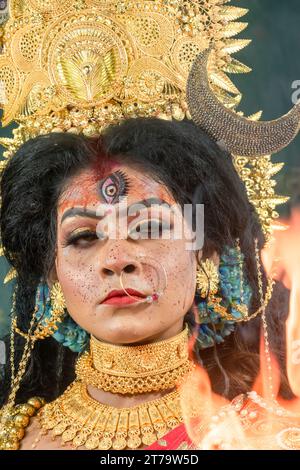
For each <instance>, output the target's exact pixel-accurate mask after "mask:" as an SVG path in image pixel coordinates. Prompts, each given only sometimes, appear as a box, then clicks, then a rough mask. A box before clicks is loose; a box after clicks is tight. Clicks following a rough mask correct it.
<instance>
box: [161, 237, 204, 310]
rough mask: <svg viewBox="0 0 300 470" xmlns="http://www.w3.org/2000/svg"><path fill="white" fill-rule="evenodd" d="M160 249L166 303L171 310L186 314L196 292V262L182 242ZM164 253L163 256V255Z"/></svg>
mask: <svg viewBox="0 0 300 470" xmlns="http://www.w3.org/2000/svg"><path fill="white" fill-rule="evenodd" d="M162 245H163V244H162ZM166 245H167V246H164V247H163V246H161V247H160V250H159V251H160V256H159V258H158V259H160V260H161V261H160V262H161V263H162V264H163V265H164V266H163V267H164V268H165V272H166V274H167V280H168V285H167V289H166V296H165V297H166V299H165V300H166V301H167V303H169V305H170V306H171V307H172V308H176V309H178V311H179V312H181V313H182V312H184V313H186V312H187V310H188V309H189V308H190V307H191V305H192V303H193V300H194V296H195V290H196V261H195V257H194V255H193V253H192V252H191V251H187V250H186V249H185V247H184V246H183V244H182V241H178V242H177V241H174V242H172V243H170V242H169V243H167V244H166ZM163 253H165V255H163Z"/></svg>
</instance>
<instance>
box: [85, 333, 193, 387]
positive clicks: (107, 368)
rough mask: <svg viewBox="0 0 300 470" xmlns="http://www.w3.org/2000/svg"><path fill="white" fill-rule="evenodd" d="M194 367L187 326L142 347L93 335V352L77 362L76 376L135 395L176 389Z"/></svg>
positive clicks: (93, 383) (94, 383)
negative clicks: (190, 353)
mask: <svg viewBox="0 0 300 470" xmlns="http://www.w3.org/2000/svg"><path fill="white" fill-rule="evenodd" d="M191 367H192V363H191V361H190V360H189V358H188V328H187V327H186V328H185V329H184V330H183V331H182V332H181V333H179V334H178V335H176V336H175V337H173V338H171V339H168V340H163V341H159V342H157V343H150V344H145V345H140V346H116V345H112V344H107V343H103V342H101V341H99V340H97V339H96V338H93V337H92V338H91V342H90V353H88V352H86V353H85V354H83V355H82V356H81V358H80V359H79V360H78V361H77V364H76V376H77V378H78V379H79V380H81V381H82V382H83V383H85V384H88V385H93V386H94V387H96V388H100V389H102V390H104V391H107V392H112V393H120V394H132V395H134V394H137V393H146V392H153V391H159V390H170V389H172V388H175V387H176V385H177V384H178V382H179V381H180V380H181V379H182V378H183V377H184V376H185V375H186V374H187V373H188V372H189V371H190V370H191Z"/></svg>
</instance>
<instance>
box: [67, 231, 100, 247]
mask: <svg viewBox="0 0 300 470" xmlns="http://www.w3.org/2000/svg"><path fill="white" fill-rule="evenodd" d="M99 238H100V237H99V236H98V234H97V233H96V232H95V231H93V230H82V231H80V232H76V233H74V234H71V235H70V236H69V237H68V238H67V240H66V241H65V243H64V246H65V247H66V246H69V245H73V246H76V247H80V248H84V247H87V246H89V245H90V244H91V243H92V242H93V241H95V240H99Z"/></svg>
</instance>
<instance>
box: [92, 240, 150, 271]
mask: <svg viewBox="0 0 300 470" xmlns="http://www.w3.org/2000/svg"><path fill="white" fill-rule="evenodd" d="M100 271H101V276H102V277H103V278H106V277H108V276H113V275H118V276H121V274H123V273H127V274H131V273H134V274H139V273H140V272H141V263H140V262H139V261H138V259H137V256H135V255H134V254H131V253H129V252H128V250H126V249H125V247H124V244H123V245H122V246H121V245H119V244H114V246H112V247H111V249H109V250H108V251H107V252H106V255H105V256H104V258H103V261H102V262H101V267H100Z"/></svg>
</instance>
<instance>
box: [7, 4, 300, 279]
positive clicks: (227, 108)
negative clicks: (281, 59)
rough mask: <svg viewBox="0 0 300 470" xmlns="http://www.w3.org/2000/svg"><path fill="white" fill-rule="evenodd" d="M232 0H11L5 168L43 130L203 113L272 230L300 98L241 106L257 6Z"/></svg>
mask: <svg viewBox="0 0 300 470" xmlns="http://www.w3.org/2000/svg"><path fill="white" fill-rule="evenodd" d="M229 3H230V1H229V0H196V1H195V0H194V1H191V0H140V1H138V2H136V1H130V0H106V1H104V0H73V1H71V0H51V1H50V0H26V1H25V0H11V1H10V2H9V12H10V15H9V19H8V20H7V21H6V23H4V24H3V25H2V29H1V38H2V39H1V41H2V45H3V47H2V49H1V50H2V53H1V54H0V83H1V84H2V88H3V93H1V96H0V107H1V108H2V109H3V117H2V124H3V126H7V125H8V124H10V123H11V122H13V121H14V122H15V123H17V125H18V127H17V128H16V129H14V130H13V135H12V137H11V138H1V139H0V144H2V145H3V146H4V148H5V150H4V154H3V156H4V159H3V160H2V161H1V163H0V172H1V171H2V170H3V169H4V168H5V166H6V164H7V162H8V161H9V159H10V157H11V156H12V155H13V154H14V153H15V151H16V150H17V149H18V148H19V147H20V146H21V145H22V144H23V143H24V142H26V141H27V140H28V139H30V138H34V137H35V136H38V135H40V134H47V133H49V132H72V133H78V134H79V133H83V134H84V135H87V136H92V135H97V134H99V133H100V132H101V131H102V130H103V129H104V128H105V127H106V126H108V125H109V124H112V123H118V122H120V121H122V120H123V119H125V118H129V117H138V116H146V117H147V116H153V117H158V118H164V119H177V120H182V119H184V118H188V119H190V118H192V119H193V120H194V122H195V123H196V124H199V125H200V126H201V127H202V128H203V129H204V130H205V131H206V132H208V134H210V135H211V136H212V137H214V138H215V139H216V140H217V141H218V140H220V141H223V142H224V144H225V145H226V147H227V149H228V150H229V151H230V152H231V153H232V155H241V157H235V156H234V157H233V159H234V163H235V167H236V169H237V171H238V172H239V174H240V176H241V178H242V179H243V181H244V182H245V184H246V188H247V191H248V195H249V199H250V201H251V202H252V203H253V204H254V206H255V207H256V209H257V211H258V214H259V216H260V220H261V222H262V226H263V229H264V232H265V234H266V235H268V234H269V233H270V225H271V219H272V217H274V216H275V210H274V209H275V205H276V204H277V203H282V202H284V201H285V200H286V199H285V198H281V197H278V196H276V195H275V192H274V183H273V182H272V177H273V175H274V174H275V172H276V171H277V170H278V169H279V166H275V167H274V166H273V164H272V163H271V160H270V157H269V156H264V155H269V154H272V153H273V152H275V151H277V150H278V149H280V148H283V147H284V146H286V145H287V144H288V143H289V142H290V141H291V140H292V139H293V137H294V136H295V135H296V134H297V132H298V130H299V121H300V109H298V108H297V107H296V108H295V109H294V110H293V111H292V112H291V113H290V114H289V115H287V116H285V117H283V118H281V119H279V120H277V121H274V122H271V123H260V122H255V120H253V119H250V118H248V119H246V118H244V117H243V116H242V115H241V114H240V113H237V112H236V108H237V106H238V104H239V103H240V101H241V93H240V92H239V90H238V89H237V87H236V86H235V84H234V83H233V82H232V81H231V79H230V77H229V76H228V75H234V74H237V73H248V72H250V71H251V69H250V68H249V67H248V66H246V65H244V64H243V63H241V62H240V61H238V60H236V59H235V58H233V57H232V54H235V53H236V52H238V51H240V50H242V49H243V48H244V47H246V46H247V45H248V44H249V42H250V41H249V39H247V38H240V37H239V38H236V37H235V36H236V35H237V34H240V33H242V32H243V31H244V29H245V28H246V27H247V23H246V22H243V21H242V18H243V17H244V16H245V15H246V14H247V12H248V10H247V9H245V8H239V7H237V6H233V5H231V4H229ZM257 117H258V116H256V117H254V118H256V119H257ZM278 131H280V132H278ZM252 151H253V153H251V152H252ZM262 156H263V157H262ZM10 277H11V275H10V276H9V278H10Z"/></svg>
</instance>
